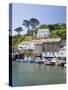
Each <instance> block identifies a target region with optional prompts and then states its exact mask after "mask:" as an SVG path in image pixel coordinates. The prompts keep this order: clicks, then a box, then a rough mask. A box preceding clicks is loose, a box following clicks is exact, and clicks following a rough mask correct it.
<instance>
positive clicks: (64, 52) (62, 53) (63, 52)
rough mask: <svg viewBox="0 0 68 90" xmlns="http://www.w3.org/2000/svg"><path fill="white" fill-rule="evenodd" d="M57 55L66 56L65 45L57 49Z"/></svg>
mask: <svg viewBox="0 0 68 90" xmlns="http://www.w3.org/2000/svg"><path fill="white" fill-rule="evenodd" d="M58 56H59V57H66V46H64V47H63V48H60V49H59V53H58Z"/></svg>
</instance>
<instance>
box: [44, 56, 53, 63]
mask: <svg viewBox="0 0 68 90" xmlns="http://www.w3.org/2000/svg"><path fill="white" fill-rule="evenodd" d="M52 59H53V58H51V57H47V58H45V61H44V64H46V65H54V63H53V62H52Z"/></svg>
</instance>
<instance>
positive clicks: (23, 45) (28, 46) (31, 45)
mask: <svg viewBox="0 0 68 90" xmlns="http://www.w3.org/2000/svg"><path fill="white" fill-rule="evenodd" d="M34 48H35V45H34V43H32V42H29V41H25V42H22V43H20V44H19V45H18V49H20V50H21V49H23V50H24V49H26V50H28V49H34Z"/></svg>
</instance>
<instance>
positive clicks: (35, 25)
mask: <svg viewBox="0 0 68 90" xmlns="http://www.w3.org/2000/svg"><path fill="white" fill-rule="evenodd" d="M38 25H39V21H38V20H37V19H35V18H31V19H30V26H31V27H32V29H34V28H36V27H37V26H38Z"/></svg>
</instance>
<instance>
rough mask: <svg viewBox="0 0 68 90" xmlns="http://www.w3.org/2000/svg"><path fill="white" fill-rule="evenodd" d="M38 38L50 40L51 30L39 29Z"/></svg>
mask: <svg viewBox="0 0 68 90" xmlns="http://www.w3.org/2000/svg"><path fill="white" fill-rule="evenodd" d="M37 37H38V38H49V37H50V30H49V29H39V30H38V33H37Z"/></svg>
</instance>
